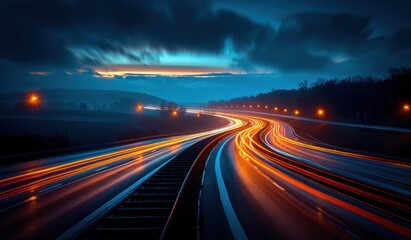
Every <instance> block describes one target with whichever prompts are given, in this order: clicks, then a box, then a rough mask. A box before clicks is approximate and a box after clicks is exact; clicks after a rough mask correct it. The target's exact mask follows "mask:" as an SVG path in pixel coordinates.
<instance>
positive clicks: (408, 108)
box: [402, 104, 410, 112]
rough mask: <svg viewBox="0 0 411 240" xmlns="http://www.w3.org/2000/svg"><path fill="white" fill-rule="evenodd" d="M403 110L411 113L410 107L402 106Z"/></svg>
mask: <svg viewBox="0 0 411 240" xmlns="http://www.w3.org/2000/svg"><path fill="white" fill-rule="evenodd" d="M402 109H403V110H404V111H405V112H409V111H410V105H408V104H404V105H403V106H402Z"/></svg>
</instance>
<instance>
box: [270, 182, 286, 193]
mask: <svg viewBox="0 0 411 240" xmlns="http://www.w3.org/2000/svg"><path fill="white" fill-rule="evenodd" d="M271 182H272V183H273V184H274V186H276V187H277V188H279V189H280V190H282V191H285V189H284V188H283V187H281V186H280V185H278V184H277V183H276V182H274V181H271Z"/></svg>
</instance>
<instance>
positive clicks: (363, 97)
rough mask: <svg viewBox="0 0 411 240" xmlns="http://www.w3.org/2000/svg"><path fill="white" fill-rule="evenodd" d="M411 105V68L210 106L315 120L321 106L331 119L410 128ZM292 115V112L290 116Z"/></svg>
mask: <svg viewBox="0 0 411 240" xmlns="http://www.w3.org/2000/svg"><path fill="white" fill-rule="evenodd" d="M406 103H408V104H411V68H401V69H397V68H392V69H390V70H389V72H388V75H387V76H386V77H385V78H376V77H363V76H352V77H347V78H343V79H337V78H334V79H319V80H318V81H316V82H315V83H313V84H311V85H310V86H309V84H308V82H307V81H303V82H301V83H300V84H299V85H298V89H291V90H272V91H271V92H269V93H264V94H259V95H257V96H252V97H242V98H236V99H232V100H229V101H214V102H210V103H209V105H212V106H218V107H222V108H225V107H226V106H227V107H231V106H234V107H238V108H243V105H245V106H246V107H247V109H249V105H253V106H254V107H253V109H254V110H255V109H256V105H257V104H258V105H260V106H261V107H260V109H261V110H264V111H265V110H266V109H265V108H264V107H263V106H265V105H268V106H269V109H267V110H269V111H271V112H272V111H273V107H274V106H278V107H279V112H280V110H282V109H283V108H288V109H290V110H291V109H299V110H300V112H301V113H302V115H303V116H307V117H315V110H316V109H317V108H319V107H322V108H324V109H326V112H327V118H328V119H334V120H349V121H355V122H361V123H369V124H396V125H401V126H404V125H408V126H409V125H410V122H411V121H408V120H409V119H410V115H411V112H407V111H405V110H404V109H403V105H404V104H406ZM290 113H292V112H291V111H289V114H290Z"/></svg>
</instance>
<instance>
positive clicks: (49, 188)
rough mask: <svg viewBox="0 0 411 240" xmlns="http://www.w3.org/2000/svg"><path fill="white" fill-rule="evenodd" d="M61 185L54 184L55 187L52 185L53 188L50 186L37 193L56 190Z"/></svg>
mask: <svg viewBox="0 0 411 240" xmlns="http://www.w3.org/2000/svg"><path fill="white" fill-rule="evenodd" d="M61 185H63V184H62V183H57V184H55V185H53V186H50V187H48V188H46V189H43V190H41V191H39V193H42V192H46V191H48V190H51V189H53V188H56V187H60V186H61Z"/></svg>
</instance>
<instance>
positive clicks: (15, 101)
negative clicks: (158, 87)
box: [0, 89, 163, 111]
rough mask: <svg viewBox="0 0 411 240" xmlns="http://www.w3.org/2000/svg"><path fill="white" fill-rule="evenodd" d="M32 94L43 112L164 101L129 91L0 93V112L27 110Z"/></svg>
mask: <svg viewBox="0 0 411 240" xmlns="http://www.w3.org/2000/svg"><path fill="white" fill-rule="evenodd" d="M32 93H35V94H37V95H38V96H39V99H40V102H41V104H40V106H41V108H42V109H69V110H70V109H71V110H78V109H80V110H110V111H124V110H127V109H129V106H133V105H134V104H137V103H141V104H144V105H148V104H155V105H159V104H160V103H161V102H162V101H163V99H161V98H158V97H155V96H152V95H148V94H145V93H138V92H128V91H114V90H91V89H40V90H37V91H35V92H32V91H14V92H0V99H1V100H0V109H13V108H14V109H23V108H26V107H27V104H26V101H27V99H28V97H29V96H30V94H32Z"/></svg>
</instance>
